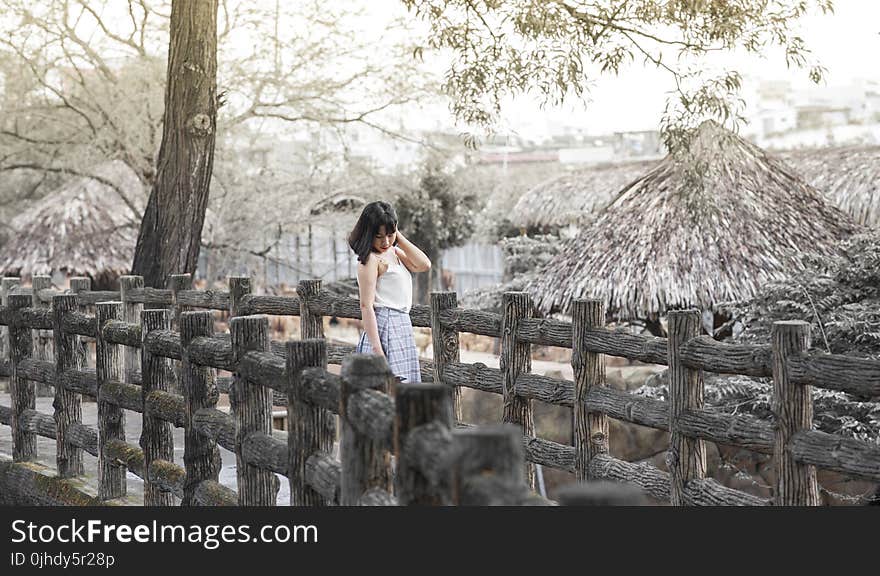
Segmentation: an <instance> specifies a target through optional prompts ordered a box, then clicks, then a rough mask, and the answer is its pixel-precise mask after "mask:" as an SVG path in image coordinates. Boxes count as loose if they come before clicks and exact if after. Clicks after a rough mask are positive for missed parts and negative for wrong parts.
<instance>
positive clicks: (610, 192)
mask: <svg viewBox="0 0 880 576" xmlns="http://www.w3.org/2000/svg"><path fill="white" fill-rule="evenodd" d="M657 163H658V161H657V160H641V161H634V162H621V163H617V164H600V165H595V166H590V167H589V168H581V169H578V170H575V171H573V172H570V173H568V174H564V175H562V176H557V177H554V178H552V179H551V180H547V181H545V182H543V183H541V184H539V185H538V186H535V187H534V188H532V189H531V190H529V191H528V192H526V193H525V194H523V195H522V196H521V197H520V199H519V201H518V202H517V203H516V206H514V208H513V212H512V213H511V216H510V219H511V222H513V224H514V225H516V226H522V227H525V228H538V229H542V230H554V229H557V228H562V227H564V226H568V225H570V224H575V225H577V224H582V223H584V222H586V221H588V220H589V219H590V218H591V217H592V216H593V215H595V213H596V212H598V211H599V210H601V209H602V208H604V207H605V206H606V205H607V204H608V203H609V202H610V201H611V200H612V199H613V198H614V195H615V194H617V193H618V192H619V191H620V190H621V189H622V188H623V187H624V186H626V185H627V184H629V183H630V182H632V181H633V180H635V179H636V178H638V177H640V176H642V175H643V174H645V173H646V172H647V171H648V170H650V169H651V168H653V167H654V166H656V165H657Z"/></svg>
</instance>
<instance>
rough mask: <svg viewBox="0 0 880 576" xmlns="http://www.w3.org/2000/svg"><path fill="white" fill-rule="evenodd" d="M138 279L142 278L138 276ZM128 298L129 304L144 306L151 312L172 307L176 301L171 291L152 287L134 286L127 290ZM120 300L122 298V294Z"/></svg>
mask: <svg viewBox="0 0 880 576" xmlns="http://www.w3.org/2000/svg"><path fill="white" fill-rule="evenodd" d="M172 276H176V274H172ZM138 278H140V276H138ZM169 283H170V280H169ZM126 296H127V297H128V302H132V303H136V304H143V305H144V307H145V308H147V309H149V310H157V309H159V308H164V307H166V306H170V305H171V304H172V303H173V301H174V300H173V296H172V294H171V290H166V289H164V288H152V287H150V286H146V287H138V286H132V287H131V288H130V289H128V290H126ZM119 298H120V299H121V298H122V294H121V292H120V296H119Z"/></svg>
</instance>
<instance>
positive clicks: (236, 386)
mask: <svg viewBox="0 0 880 576" xmlns="http://www.w3.org/2000/svg"><path fill="white" fill-rule="evenodd" d="M230 280H231V279H230ZM230 288H232V282H231V281H230ZM230 292H231V290H230ZM229 328H230V332H232V358H233V362H234V363H235V366H236V370H235V372H233V377H232V389H231V394H230V402H231V403H232V404H233V405H234V406H235V460H236V474H237V476H238V504H239V505H240V506H275V502H276V496H277V493H278V486H277V481H276V478H275V473H274V472H272V471H271V470H266V469H262V468H258V467H257V466H252V465H250V464H246V463H245V461H244V457H243V456H242V450H243V446H244V444H245V442H246V441H247V438H248V436H250V435H251V434H263V435H265V436H272V389H271V388H268V387H266V386H262V385H260V384H258V383H256V382H250V381H248V379H247V378H244V377H242V375H241V372H240V371H239V369H238V366H239V362H241V359H242V358H243V357H244V355H245V354H246V353H248V352H250V351H257V352H268V351H269V318H268V317H267V316H265V315H262V314H261V315H259V316H239V317H237V318H231V319H230V321H229Z"/></svg>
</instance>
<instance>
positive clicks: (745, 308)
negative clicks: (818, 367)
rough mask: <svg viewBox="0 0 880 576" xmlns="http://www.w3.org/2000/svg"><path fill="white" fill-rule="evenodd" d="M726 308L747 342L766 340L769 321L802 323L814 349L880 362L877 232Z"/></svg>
mask: <svg viewBox="0 0 880 576" xmlns="http://www.w3.org/2000/svg"><path fill="white" fill-rule="evenodd" d="M730 310H731V313H732V314H733V315H734V318H735V320H736V321H737V322H739V325H740V326H742V327H743V329H742V331H739V330H737V331H736V337H737V338H738V339H740V340H743V341H746V342H761V343H767V342H769V341H770V332H771V329H772V326H773V322H776V321H781V320H803V321H805V322H809V323H810V324H811V333H812V347H813V348H814V349H817V350H822V351H825V352H832V353H835V354H849V355H855V356H867V357H874V358H880V234H878V233H877V232H867V233H864V234H859V235H857V236H854V237H853V238H851V239H850V240H848V241H847V242H846V244H845V245H844V247H843V251H842V253H841V254H840V255H839V256H837V257H834V258H828V259H816V260H815V261H814V262H813V264H812V265H811V266H810V267H809V268H807V269H805V270H800V271H796V272H794V273H793V274H792V275H791V276H790V278H789V279H788V280H786V281H785V282H776V283H772V284H769V285H768V286H767V287H766V288H765V289H764V290H763V291H762V292H761V293H760V294H759V295H758V296H757V297H755V298H754V299H753V300H752V301H750V302H742V303H737V304H732V305H731V306H730Z"/></svg>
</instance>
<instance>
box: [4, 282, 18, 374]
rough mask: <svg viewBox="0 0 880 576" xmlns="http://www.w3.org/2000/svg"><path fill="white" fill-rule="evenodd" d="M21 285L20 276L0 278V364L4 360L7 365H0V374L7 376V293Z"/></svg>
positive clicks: (9, 369) (8, 371) (8, 367)
mask: <svg viewBox="0 0 880 576" xmlns="http://www.w3.org/2000/svg"><path fill="white" fill-rule="evenodd" d="M20 287H21V278H16V277H13V276H7V277H4V278H0V365H2V364H3V363H4V362H5V363H7V365H6V366H5V367H4V366H0V376H9V375H10V373H11V372H10V371H11V370H12V367H11V366H9V365H8V362H9V327H8V326H7V324H8V321H7V306H8V304H9V295H10V294H12V292H13V291H14V290H17V289H18V288H20Z"/></svg>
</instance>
